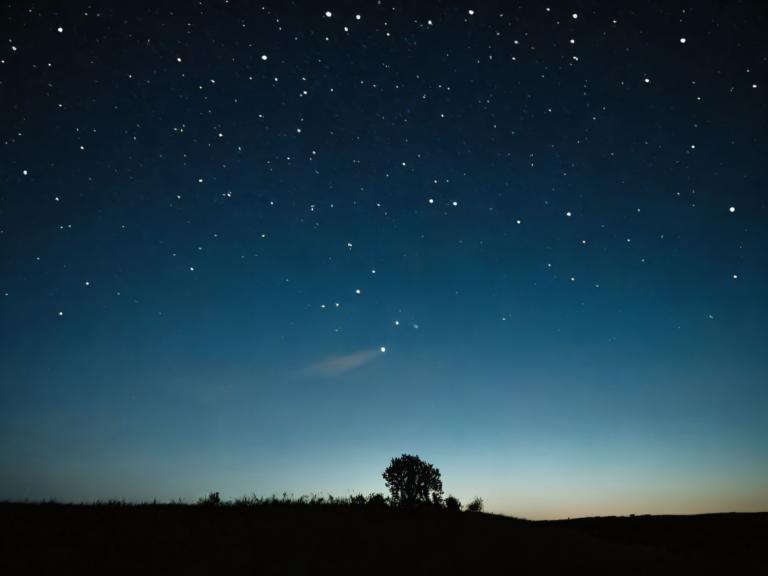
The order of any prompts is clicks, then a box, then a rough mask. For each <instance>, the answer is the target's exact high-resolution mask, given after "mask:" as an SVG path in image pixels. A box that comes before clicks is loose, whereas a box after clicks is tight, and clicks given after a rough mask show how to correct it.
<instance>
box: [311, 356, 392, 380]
mask: <svg viewBox="0 0 768 576" xmlns="http://www.w3.org/2000/svg"><path fill="white" fill-rule="evenodd" d="M377 356H381V352H380V351H378V350H360V351H359V352H353V353H352V354H343V355H341V356H328V357H326V358H323V359H322V360H320V361H318V362H315V363H314V364H310V365H309V366H307V367H306V368H304V370H302V371H301V372H302V374H304V375H306V376H325V377H333V376H341V375H342V374H346V373H347V372H351V371H352V370H355V369H356V368H360V367H361V366H365V365H366V364H368V363H369V362H371V361H372V360H374V359H375V358H376V357H377Z"/></svg>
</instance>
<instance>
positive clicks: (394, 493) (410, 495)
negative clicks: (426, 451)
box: [382, 454, 443, 506]
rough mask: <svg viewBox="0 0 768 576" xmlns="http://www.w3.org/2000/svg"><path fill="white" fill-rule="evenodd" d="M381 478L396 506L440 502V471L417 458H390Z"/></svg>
mask: <svg viewBox="0 0 768 576" xmlns="http://www.w3.org/2000/svg"><path fill="white" fill-rule="evenodd" d="M382 476H383V477H384V481H385V482H386V485H387V488H388V489H389V493H390V499H391V501H392V503H393V504H395V505H397V506H419V505H423V504H440V503H441V502H442V498H443V483H442V481H441V480H440V470H438V469H437V468H435V467H434V466H433V465H432V464H429V463H427V462H424V461H423V460H422V459H421V458H419V457H418V456H413V455H411V454H403V455H402V456H400V457H398V458H392V461H391V462H390V464H389V466H387V469H386V470H384V474H383V475H382Z"/></svg>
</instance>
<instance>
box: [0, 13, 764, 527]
mask: <svg viewBox="0 0 768 576" xmlns="http://www.w3.org/2000/svg"><path fill="white" fill-rule="evenodd" d="M0 15H1V19H0V22H1V24H0V25H1V26H2V27H3V31H2V35H1V36H2V42H3V44H2V46H1V47H0V140H1V142H2V148H0V150H1V155H0V470H2V473H1V474H0V498H7V499H24V498H29V499H44V498H45V499H47V498H56V499H59V500H63V501H81V500H83V501H90V500H96V499H107V498H118V499H122V498H125V499H126V500H151V499H153V498H157V499H159V500H169V499H176V498H184V499H187V500H194V499H196V498H197V497H199V496H201V495H203V494H206V493H207V492H209V491H213V490H217V491H220V492H221V494H222V498H234V497H237V496H242V495H246V494H249V493H255V494H257V495H263V496H268V495H270V494H273V493H277V494H281V493H283V492H288V493H294V494H295V495H297V496H298V495H300V494H308V493H318V494H327V493H332V494H334V495H337V496H344V495H349V494H351V493H358V492H363V493H368V492H373V491H379V492H384V491H385V487H384V482H383V479H382V478H381V473H382V471H383V470H384V468H385V467H386V465H387V464H388V463H389V459H390V458H392V457H394V456H398V455H400V454H401V453H404V452H405V453H411V454H418V455H419V456H421V457H422V458H423V459H425V460H427V461H429V462H431V463H433V464H435V466H437V467H438V468H439V469H440V471H441V473H442V477H443V483H444V486H445V490H446V493H452V494H455V495H456V496H458V497H459V498H460V499H461V500H463V501H465V502H466V501H467V500H469V499H471V498H472V497H473V496H482V497H483V498H484V500H485V504H486V509H488V510H490V511H493V512H500V513H506V514H512V515H516V516H525V517H530V518H548V517H565V516H577V515H597V514H629V513H691V512H715V511H725V510H742V511H750V510H764V509H766V508H768V223H767V222H766V218H767V217H768V204H767V203H766V186H767V185H768V98H766V88H768V39H767V38H768V37H767V36H765V30H766V29H768V6H766V4H765V3H764V2H760V1H756V2H704V1H696V2H674V1H659V2H646V1H643V2H639V1H638V2H594V3H592V2H584V1H574V2H570V3H559V2H552V3H550V4H547V3H544V2H538V1H530V2H474V3H459V2H442V3H438V2H390V1H383V0H382V1H379V2H373V1H371V2H344V3H339V2H332V1H329V2H326V3H321V2H306V3H302V2H289V1H282V2H270V3H250V2H240V1H235V0H230V1H225V0H213V1H198V2H191V1H190V2H146V3H144V2H138V1H137V2H134V1H132V2H111V1H102V2H98V1H97V2H90V3H85V2H66V3H65V2H21V1H11V0H6V1H5V2H4V3H3V5H2V8H0Z"/></svg>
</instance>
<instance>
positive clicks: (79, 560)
mask: <svg viewBox="0 0 768 576" xmlns="http://www.w3.org/2000/svg"><path fill="white" fill-rule="evenodd" d="M214 494H215V493H214ZM211 496H213V494H212V495H211ZM211 496H209V497H208V498H204V499H201V501H200V504H199V505H192V504H184V503H178V502H177V503H168V504H159V503H151V504H130V503H125V502H104V503H96V504H57V503H55V502H47V503H37V504H36V503H0V518H2V523H1V524H0V526H1V527H0V542H1V547H0V573H2V574H7V575H10V574H54V573H55V574H62V573H78V574H84V573H86V574H90V573H99V574H106V573H109V574H115V573H119V574H146V573H152V574H176V573H179V574H181V573H184V574H318V573H322V574H325V573H328V574H436V575H439V574H481V573H491V572H492V573H536V574H541V573H549V574H562V573H565V572H572V571H578V572H582V571H587V572H591V573H604V572H611V573H621V574H645V573H648V574H659V573H665V574H667V573H668V574H672V573H675V574H681V573H684V574H686V573H723V574H726V573H727V574H739V573H753V574H754V573H759V572H760V570H761V569H764V568H765V559H766V556H765V551H766V550H768V514H765V513H762V514H711V515H702V516H641V517H605V518H584V519H576V520H564V521H528V520H521V519H516V518H510V517H506V516H499V515H494V514H486V513H481V512H480V513H467V512H462V513H456V512H455V510H454V511H451V510H447V509H445V508H440V507H435V506H430V507H427V506H425V507H422V508H415V509H401V508H396V507H391V506H387V505H386V502H385V501H384V500H383V498H382V497H380V495H370V496H367V497H366V496H362V495H358V496H351V497H348V498H334V497H329V496H305V497H300V498H293V497H292V496H289V495H285V494H284V495H282V496H280V497H278V496H272V497H269V498H259V497H256V496H251V497H246V498H241V499H238V500H235V501H232V502H224V501H221V500H220V499H219V498H218V494H216V497H215V498H212V497H211Z"/></svg>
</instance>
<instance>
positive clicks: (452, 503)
mask: <svg viewBox="0 0 768 576" xmlns="http://www.w3.org/2000/svg"><path fill="white" fill-rule="evenodd" d="M445 509H446V510H448V511H449V512H461V502H460V501H459V499H458V498H456V497H455V496H448V498H446V499H445Z"/></svg>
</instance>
